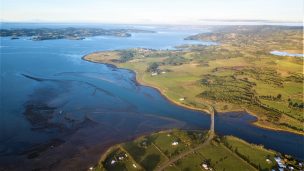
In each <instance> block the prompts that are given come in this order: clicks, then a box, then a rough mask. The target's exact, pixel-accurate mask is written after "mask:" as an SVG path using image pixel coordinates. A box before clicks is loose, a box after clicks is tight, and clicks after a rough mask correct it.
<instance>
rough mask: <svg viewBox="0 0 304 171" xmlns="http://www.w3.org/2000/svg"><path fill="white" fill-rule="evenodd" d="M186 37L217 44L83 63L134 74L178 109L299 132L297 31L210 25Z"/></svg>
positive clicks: (105, 55) (132, 52)
mask: <svg viewBox="0 0 304 171" xmlns="http://www.w3.org/2000/svg"><path fill="white" fill-rule="evenodd" d="M212 29H213V32H211V33H202V34H198V35H194V36H190V37H188V38H186V39H194V40H208V41H210V40H211V41H216V42H217V43H218V45H213V46H203V45H181V46H178V47H176V49H175V50H153V49H142V48H138V49H128V50H115V51H104V52H97V53H92V54H89V55H87V56H85V57H84V59H85V60H88V61H93V62H100V63H108V64H113V65H116V66H118V67H121V68H127V69H131V70H134V71H135V72H136V74H137V80H138V81H139V82H141V83H143V84H144V85H149V86H152V87H155V88H157V89H159V90H160V92H161V93H162V94H163V95H165V96H166V97H167V98H168V99H170V100H171V101H172V102H174V103H177V104H179V105H182V106H185V107H188V108H195V109H199V110H202V109H208V107H209V106H210V105H212V106H214V107H215V109H216V111H219V112H229V111H243V110H246V111H247V112H249V113H251V114H253V115H255V116H257V118H258V120H257V122H256V123H255V124H256V125H258V126H261V127H264V128H270V129H276V130H284V131H290V132H294V133H298V134H303V133H304V129H303V122H304V118H303V112H304V108H303V87H302V86H303V82H304V75H303V58H298V57H293V56H276V55H274V54H271V51H273V50H280V51H286V52H289V53H303V41H302V40H303V39H302V36H303V30H302V27H285V26H215V27H213V28H212Z"/></svg>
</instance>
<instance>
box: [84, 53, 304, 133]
mask: <svg viewBox="0 0 304 171" xmlns="http://www.w3.org/2000/svg"><path fill="white" fill-rule="evenodd" d="M100 52H103V51H96V52H92V53H89V54H86V55H84V56H82V57H81V59H82V60H84V61H87V62H92V63H97V64H103V65H106V66H109V67H112V68H115V69H123V70H127V71H130V72H132V73H133V74H134V81H135V82H136V84H139V85H143V86H146V87H150V88H153V89H155V90H156V91H158V92H159V93H160V94H161V95H162V96H163V97H164V98H165V99H166V100H168V101H169V102H170V103H172V104H174V105H178V106H180V107H184V108H187V109H190V110H194V111H200V112H204V113H205V114H208V115H211V113H210V111H208V110H207V109H200V108H196V107H193V106H188V105H185V104H182V103H178V102H176V101H174V100H172V99H170V98H169V97H168V96H167V95H166V94H165V93H163V91H162V89H161V88H159V87H157V86H155V85H151V84H149V83H146V82H145V81H143V80H140V79H138V75H139V74H138V73H137V72H136V71H134V70H131V69H128V68H121V67H118V66H117V65H115V64H111V63H105V62H97V61H91V60H88V59H86V57H87V56H89V55H91V54H98V53H100ZM208 105H209V104H208ZM244 111H245V112H246V113H248V114H249V115H252V116H254V117H256V121H253V122H250V124H252V125H253V126H256V127H259V128H263V129H268V130H272V131H277V132H287V133H292V134H297V135H301V136H303V135H304V132H298V131H292V130H284V129H282V128H275V127H272V126H266V125H261V124H260V123H259V117H258V115H257V114H255V113H254V112H252V111H249V110H247V109H244ZM244 111H241V110H240V111H221V112H220V113H223V114H225V113H228V112H244ZM216 113H217V112H216Z"/></svg>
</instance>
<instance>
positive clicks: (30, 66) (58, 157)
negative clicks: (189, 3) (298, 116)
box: [0, 24, 304, 170]
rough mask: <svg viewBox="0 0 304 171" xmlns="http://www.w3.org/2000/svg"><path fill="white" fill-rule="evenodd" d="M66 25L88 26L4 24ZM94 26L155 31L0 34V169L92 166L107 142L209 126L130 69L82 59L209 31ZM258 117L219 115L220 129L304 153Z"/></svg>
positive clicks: (294, 139)
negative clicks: (71, 36) (36, 36)
mask: <svg viewBox="0 0 304 171" xmlns="http://www.w3.org/2000/svg"><path fill="white" fill-rule="evenodd" d="M68 26H74V27H85V26H87V25H54V24H40V25H39V24H2V28H40V27H50V28H51V27H68ZM90 27H102V28H108V29H110V28H139V29H146V30H154V31H157V33H146V34H133V35H132V37H129V38H119V37H105V36H99V37H90V38H86V39H85V40H46V41H31V40H29V39H28V38H26V37H25V38H21V39H18V40H11V39H10V38H8V37H6V38H1V46H0V55H1V58H0V59H1V65H0V66H1V92H0V93H1V117H0V169H1V168H8V169H21V168H25V169H33V168H40V169H46V168H49V169H54V170H56V169H67V168H70V169H72V168H73V167H74V168H82V169H85V168H88V167H89V166H90V165H93V164H95V163H96V162H97V161H98V159H99V157H100V155H101V154H102V152H104V150H105V149H106V148H107V147H109V146H110V145H113V144H116V143H120V142H123V141H126V140H129V139H132V138H134V137H136V136H138V135H141V134H147V133H150V132H153V131H157V130H161V129H168V128H175V127H177V128H185V129H204V130H207V129H208V127H209V122H210V118H209V116H208V115H206V114H204V113H202V112H198V111H193V110H188V109H185V108H182V107H179V106H176V105H174V104H172V103H170V102H169V101H167V100H166V99H165V98H164V97H163V96H161V95H160V93H159V92H158V91H157V90H155V89H153V88H150V87H146V86H142V85H138V84H137V83H136V82H135V79H134V77H135V75H134V73H133V72H131V71H128V70H124V69H117V68H113V67H110V66H107V65H103V64H96V63H91V62H87V61H84V60H82V59H81V57H82V56H84V55H86V54H88V53H91V52H95V51H101V50H113V49H125V48H135V47H145V48H154V49H171V48H173V47H174V46H176V45H181V44H190V43H191V44H194V43H200V44H206V45H212V44H213V43H212V42H196V41H186V40H183V38H185V37H187V36H189V35H193V34H196V33H200V32H206V31H207V30H204V29H198V28H196V29H193V28H192V29H191V28H185V27H179V28H178V27H164V26H162V27H160V26H159V27H151V26H134V25H132V26H126V25H124V26H122V25H90ZM254 120H255V118H254V117H253V116H251V115H248V114H246V113H244V112H239V113H227V114H218V115H217V116H216V122H215V127H216V132H217V133H218V134H221V135H234V136H237V137H240V138H242V139H244V140H246V141H249V142H251V143H256V144H262V145H264V146H265V147H266V148H270V149H273V150H277V151H279V152H282V153H287V154H291V155H293V156H295V157H297V158H300V159H303V156H304V155H303V154H304V152H303V150H304V144H303V142H304V138H303V136H300V135H295V134H291V133H286V132H277V131H271V130H266V129H262V128H258V127H255V126H253V125H251V124H250V122H252V121H254ZM75 163H77V164H75Z"/></svg>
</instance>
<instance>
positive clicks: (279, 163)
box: [274, 157, 286, 170]
mask: <svg viewBox="0 0 304 171" xmlns="http://www.w3.org/2000/svg"><path fill="white" fill-rule="evenodd" d="M274 160H275V161H276V162H277V164H278V165H279V168H280V169H281V168H282V170H284V168H286V166H285V164H283V162H282V159H281V158H280V157H275V158H274ZM280 169H279V170H280Z"/></svg>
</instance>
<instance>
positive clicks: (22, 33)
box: [0, 27, 154, 41]
mask: <svg viewBox="0 0 304 171" xmlns="http://www.w3.org/2000/svg"><path fill="white" fill-rule="evenodd" d="M132 33H154V31H148V30H139V29H108V30H106V29H102V28H73V27H69V28H37V29H25V28H24V29H0V37H11V39H12V40H14V39H19V37H31V40H35V41H41V40H55V39H69V40H83V39H85V38H86V37H94V36H116V37H131V36H132Z"/></svg>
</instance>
